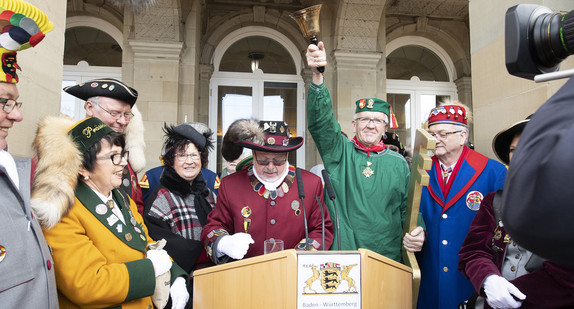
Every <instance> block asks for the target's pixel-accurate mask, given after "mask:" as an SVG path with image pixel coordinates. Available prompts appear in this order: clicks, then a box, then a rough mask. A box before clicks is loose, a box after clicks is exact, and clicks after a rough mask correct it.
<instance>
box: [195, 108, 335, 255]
mask: <svg viewBox="0 0 574 309" xmlns="http://www.w3.org/2000/svg"><path fill="white" fill-rule="evenodd" d="M301 145H303V138H302V137H295V138H290V137H289V130H288V127H287V124H286V123H285V122H283V121H260V122H257V121H255V120H248V119H240V120H237V121H235V122H234V123H232V124H231V126H230V127H229V129H228V131H227V133H226V134H225V137H224V138H223V145H222V149H221V152H222V155H223V156H224V158H225V159H226V160H227V161H233V160H235V159H237V158H238V157H239V156H240V155H241V153H242V152H243V147H247V148H250V149H252V150H253V162H252V164H249V165H247V166H245V167H244V168H243V169H242V170H240V171H238V172H236V173H233V174H231V175H229V176H226V177H225V178H223V179H222V181H221V186H220V187H219V193H218V196H217V204H216V207H215V208H214V209H213V211H212V212H211V213H209V215H208V217H207V224H206V225H205V226H204V227H203V230H202V233H201V241H202V242H203V243H204V245H205V247H206V249H207V254H208V255H209V256H210V257H211V259H212V260H213V262H214V263H215V264H222V263H226V262H228V261H229V260H230V259H236V260H239V259H242V258H244V257H252V256H257V255H261V254H263V253H264V252H263V251H264V250H263V246H264V241H265V240H272V239H275V240H282V241H283V243H284V247H285V249H291V248H297V249H304V248H306V247H307V248H309V249H315V250H319V249H323V248H325V249H328V248H329V247H331V244H332V243H333V224H332V222H331V219H330V217H329V213H328V211H327V209H326V208H325V207H324V206H325V204H324V202H323V185H322V183H321V179H320V178H319V177H318V176H316V175H314V174H312V173H310V172H308V171H305V170H301V175H300V176H301V177H296V168H295V167H294V166H292V165H289V162H288V155H289V152H290V151H294V150H297V149H298V148H299V147H301ZM299 181H302V184H299ZM298 188H300V189H298ZM303 188H304V191H305V192H304V193H303V192H301V191H300V190H302V189H303ZM302 193H303V194H302ZM301 197H302V199H301ZM321 208H323V211H324V221H323V219H322V217H323V216H322V215H321V211H322V210H321ZM323 222H324V226H325V227H324V230H323V228H322V225H323ZM323 232H324V239H325V240H324V242H325V243H324V244H323V240H322V238H323ZM306 234H308V242H309V243H308V245H307V242H306V239H307V237H306Z"/></svg>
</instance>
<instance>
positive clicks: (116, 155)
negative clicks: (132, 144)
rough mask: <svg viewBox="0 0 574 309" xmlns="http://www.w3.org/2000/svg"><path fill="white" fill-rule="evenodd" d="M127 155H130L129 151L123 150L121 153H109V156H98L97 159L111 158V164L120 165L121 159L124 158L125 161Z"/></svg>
mask: <svg viewBox="0 0 574 309" xmlns="http://www.w3.org/2000/svg"><path fill="white" fill-rule="evenodd" d="M129 157H130V152H129V151H124V152H122V153H114V154H112V155H110V156H109V157H100V158H98V160H107V159H111V160H112V164H113V165H120V164H121V163H122V159H126V161H127V160H128V159H129Z"/></svg>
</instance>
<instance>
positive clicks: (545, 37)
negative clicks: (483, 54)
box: [504, 4, 574, 79]
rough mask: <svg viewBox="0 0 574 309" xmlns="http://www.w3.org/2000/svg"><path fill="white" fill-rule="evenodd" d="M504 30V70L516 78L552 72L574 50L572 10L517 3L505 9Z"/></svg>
mask: <svg viewBox="0 0 574 309" xmlns="http://www.w3.org/2000/svg"><path fill="white" fill-rule="evenodd" d="M504 30H505V51H506V52H505V54H506V69H507V70H508V73H510V74H512V75H515V76H518V77H523V78H527V79H534V76H536V75H538V74H542V73H550V72H555V71H557V70H558V69H559V67H560V62H562V60H564V59H566V57H568V56H569V55H571V54H573V53H574V11H571V12H569V13H567V14H561V13H554V12H552V10H550V9H549V8H547V7H544V6H540V5H535V4H519V5H516V6H513V7H511V8H509V9H508V10H507V11H506V18H505V29H504Z"/></svg>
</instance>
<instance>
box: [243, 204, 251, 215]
mask: <svg viewBox="0 0 574 309" xmlns="http://www.w3.org/2000/svg"><path fill="white" fill-rule="evenodd" d="M241 215H242V216H243V217H244V218H247V217H249V216H251V208H249V206H245V207H243V208H242V209H241Z"/></svg>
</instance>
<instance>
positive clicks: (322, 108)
mask: <svg viewBox="0 0 574 309" xmlns="http://www.w3.org/2000/svg"><path fill="white" fill-rule="evenodd" d="M307 126H308V128H309V132H310V133H311V136H312V137H313V140H314V141H315V144H316V145H317V149H318V150H319V154H320V155H321V158H322V160H323V164H325V166H329V167H333V166H334V165H335V166H336V165H338V163H339V162H340V161H341V158H342V155H343V152H342V151H341V149H343V146H342V144H343V143H344V142H347V141H348V140H347V138H346V137H345V136H343V134H341V126H340V125H339V123H338V122H337V120H336V119H335V115H334V114H333V104H332V102H331V94H330V93H329V90H328V89H327V87H325V83H324V82H323V84H321V85H316V84H313V83H311V85H310V86H309V91H308V94H307Z"/></svg>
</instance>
